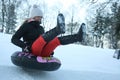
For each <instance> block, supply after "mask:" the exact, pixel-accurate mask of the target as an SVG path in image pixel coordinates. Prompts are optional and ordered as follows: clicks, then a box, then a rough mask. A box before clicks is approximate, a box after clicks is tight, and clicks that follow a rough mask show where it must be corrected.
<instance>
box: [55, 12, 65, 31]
mask: <svg viewBox="0 0 120 80" xmlns="http://www.w3.org/2000/svg"><path fill="white" fill-rule="evenodd" d="M57 25H58V27H59V28H60V30H61V33H65V17H64V15H63V14H62V13H59V14H58V16H57Z"/></svg>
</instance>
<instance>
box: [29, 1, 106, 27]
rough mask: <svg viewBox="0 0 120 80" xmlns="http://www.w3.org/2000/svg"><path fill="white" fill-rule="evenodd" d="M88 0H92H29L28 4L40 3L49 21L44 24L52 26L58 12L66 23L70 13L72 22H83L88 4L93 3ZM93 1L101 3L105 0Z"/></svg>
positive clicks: (86, 14) (69, 18)
mask: <svg viewBox="0 0 120 80" xmlns="http://www.w3.org/2000/svg"><path fill="white" fill-rule="evenodd" d="M90 1H92V0H29V4H30V5H34V4H37V5H40V7H41V9H43V7H44V8H45V10H44V11H43V12H44V13H45V14H44V17H45V18H46V19H47V22H50V23H48V24H46V26H50V27H51V26H52V27H54V26H55V25H56V24H55V23H56V17H57V14H58V13H59V12H61V13H63V14H64V16H65V19H66V23H68V22H70V21H71V17H72V15H73V17H74V18H73V20H74V22H79V23H80V24H81V23H82V22H85V21H86V18H87V17H88V14H89V13H88V12H89V10H90V6H91V5H93V3H91V2H90ZM95 1H97V3H101V2H104V1H106V0H95ZM97 3H95V4H97ZM51 21H52V23H51Z"/></svg>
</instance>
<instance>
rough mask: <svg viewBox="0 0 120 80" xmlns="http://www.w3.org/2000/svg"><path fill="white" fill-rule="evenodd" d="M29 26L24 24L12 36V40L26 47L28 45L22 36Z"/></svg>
mask: <svg viewBox="0 0 120 80" xmlns="http://www.w3.org/2000/svg"><path fill="white" fill-rule="evenodd" d="M27 27H28V26H25V25H22V26H21V27H20V28H19V29H18V30H17V32H16V33H15V34H14V35H13V36H12V39H11V42H12V43H13V44H15V45H16V46H19V47H21V48H25V47H26V46H27V45H26V44H25V43H24V42H23V41H22V40H21V38H22V37H23V36H24V34H25V33H26V32H27V29H26V28H27Z"/></svg>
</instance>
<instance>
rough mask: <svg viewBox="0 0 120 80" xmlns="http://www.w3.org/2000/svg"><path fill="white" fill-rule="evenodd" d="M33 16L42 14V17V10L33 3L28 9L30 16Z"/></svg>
mask: <svg viewBox="0 0 120 80" xmlns="http://www.w3.org/2000/svg"><path fill="white" fill-rule="evenodd" d="M35 16H42V17H43V12H42V10H41V9H40V8H38V6H37V5H33V7H32V9H31V11H30V15H29V17H30V18H34V17H35Z"/></svg>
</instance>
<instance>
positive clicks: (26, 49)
mask: <svg viewBox="0 0 120 80" xmlns="http://www.w3.org/2000/svg"><path fill="white" fill-rule="evenodd" d="M23 52H26V53H30V52H31V48H30V47H29V46H26V47H25V48H24V49H23Z"/></svg>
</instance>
